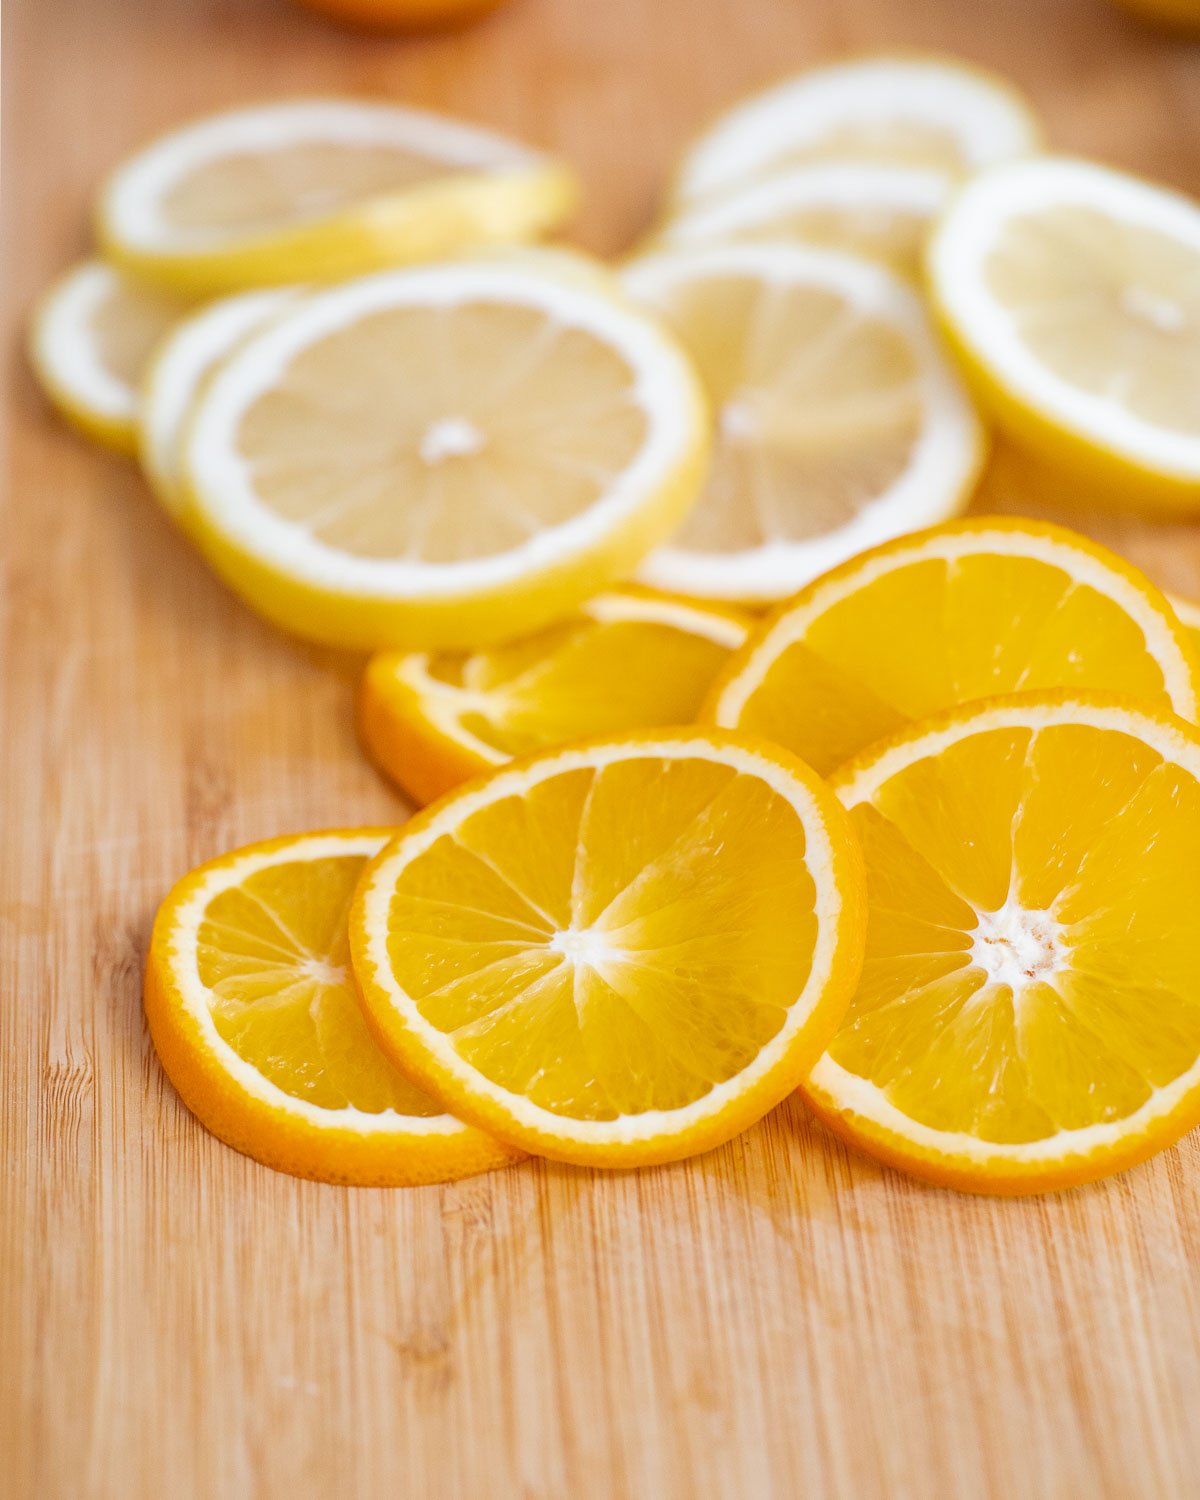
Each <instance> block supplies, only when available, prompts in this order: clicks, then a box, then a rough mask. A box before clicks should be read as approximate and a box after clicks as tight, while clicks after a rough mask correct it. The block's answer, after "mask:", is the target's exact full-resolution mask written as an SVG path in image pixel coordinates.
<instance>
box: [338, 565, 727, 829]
mask: <svg viewBox="0 0 1200 1500" xmlns="http://www.w3.org/2000/svg"><path fill="white" fill-rule="evenodd" d="M748 632H749V622H748V620H747V618H746V617H744V616H742V615H739V614H737V613H736V612H735V611H733V610H723V609H722V610H718V609H713V608H711V607H705V606H703V605H697V604H692V603H691V602H689V601H687V600H683V599H674V598H672V597H670V596H669V595H665V594H656V593H654V592H652V591H651V590H649V589H635V588H625V589H614V590H612V591H611V592H609V593H606V594H598V595H597V596H596V597H595V598H594V599H590V600H588V601H587V602H586V603H585V604H582V605H581V606H580V607H579V609H578V610H577V611H576V613H575V614H573V615H570V616H568V617H567V618H566V619H565V620H562V621H560V622H559V623H558V624H557V625H553V626H551V627H550V628H549V629H547V630H544V631H540V632H539V633H538V634H536V635H533V636H529V637H527V638H526V639H524V640H519V641H514V642H513V643H512V644H511V645H508V646H499V647H496V648H495V649H493V650H491V651H470V652H448V651H443V652H436V653H432V654H431V653H428V652H378V653H376V655H375V656H373V657H372V658H371V661H370V663H369V664H368V667H367V671H366V674H365V676H364V677H363V684H362V691H361V693H360V696H359V725H360V729H361V733H362V738H363V742H364V744H365V745H366V748H367V751H368V753H369V754H370V756H371V758H372V760H374V762H375V763H376V765H378V766H379V767H380V769H381V770H383V771H384V772H385V774H386V775H388V776H390V777H391V778H392V780H393V781H395V782H396V783H397V784H398V785H399V786H400V787H401V788H403V790H404V791H406V792H407V793H408V794H409V795H410V796H412V797H413V798H415V799H416V801H417V802H418V803H426V802H432V801H433V800H434V798H435V797H440V796H441V795H442V794H443V793H444V792H447V791H449V790H450V788H451V787H454V786H457V785H458V783H459V782H461V781H466V780H468V779H469V778H470V777H472V776H478V775H481V774H483V773H484V772H485V771H488V770H490V769H491V768H493V767H494V766H500V765H503V764H504V763H505V762H506V761H508V760H511V759H512V758H513V757H514V756H520V755H530V754H533V753H534V752H535V751H538V750H546V749H550V748H552V747H553V746H555V745H561V744H563V743H564V742H565V741H567V740H576V739H584V738H588V737H592V736H596V735H601V734H613V733H618V732H620V731H622V730H629V729H649V728H654V727H657V726H665V725H669V724H690V723H691V722H692V720H693V719H694V718H695V717H696V714H697V712H698V711H699V708H700V705H701V703H702V702H703V701H704V699H705V696H706V694H707V692H708V689H709V688H710V687H711V685H712V682H713V679H714V678H715V677H716V675H717V673H718V671H719V670H720V669H721V667H722V666H724V665H725V663H726V662H727V661H728V660H729V656H730V653H731V652H732V651H734V650H735V649H736V648H737V647H738V646H740V645H742V643H743V642H744V641H745V639H746V636H747V634H748Z"/></svg>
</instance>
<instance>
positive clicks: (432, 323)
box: [184, 259, 708, 648]
mask: <svg viewBox="0 0 1200 1500" xmlns="http://www.w3.org/2000/svg"><path fill="white" fill-rule="evenodd" d="M707 447H708V431H707V413H706V409H705V403H704V397H703V392H702V390H701V388H700V385H699V383H698V381H697V379H696V376H695V373H694V372H693V370H692V368H691V366H690V364H689V362H688V360H687V359H686V357H685V356H684V355H683V353H682V352H681V351H680V350H679V348H678V347H677V346H676V345H675V344H674V343H672V342H671V340H670V339H669V337H668V336H667V335H666V334H665V333H664V332H662V331H661V330H660V329H659V328H658V327H657V326H656V325H655V324H654V323H653V322H651V320H649V319H648V318H645V317H643V316H641V315H640V314H639V313H638V312H636V311H635V310H633V309H632V308H627V307H626V306H624V305H623V303H621V302H620V301H619V300H618V299H617V298H616V297H614V296H609V295H607V294H606V293H604V292H602V291H600V290H598V289H597V287H594V286H592V285H591V284H590V283H589V282H587V281H586V280H585V279H584V278H583V277H582V276H581V277H578V278H575V277H570V276H566V275H557V274H556V275H550V274H543V273H542V272H541V271H540V270H539V269H537V267H536V265H529V264H523V263H522V262H521V261H520V260H519V259H517V260H508V261H504V260H497V261H488V260H480V261H475V262H469V261H462V262H456V263H454V264H447V265H444V266H438V267H429V268H423V269H418V270H407V271H398V272H392V273H388V274H385V275H379V276H375V277H368V278H364V279H362V280H360V281H357V282H351V283H347V284H346V285H343V286H340V287H336V288H333V289H330V290H328V291H325V292H322V293H319V294H316V295H313V296H311V297H309V298H307V299H305V300H304V301H302V302H301V303H300V304H299V305H298V306H297V307H296V308H294V309H293V310H292V311H290V312H287V313H285V314H284V315H283V316H282V317H281V318H280V319H278V320H277V321H276V322H275V323H273V324H272V326H271V327H270V328H268V329H266V330H264V331H263V332H262V333H260V334H257V335H255V336H254V337H252V338H251V339H250V340H248V341H247V342H246V343H244V344H243V345H242V346H241V347H240V349H238V350H237V352H236V353H234V354H233V355H232V356H231V357H230V358H229V359H228V360H227V361H226V362H225V364H224V365H223V366H222V367H221V369H220V370H219V371H217V373H216V374H215V375H214V376H213V378H212V380H211V381H210V382H209V384H208V387H207V389H206V391H205V392H204V393H203V395H202V396H201V397H200V399H199V401H198V403H197V405H196V408H195V410H194V413H193V417H192V421H191V425H190V428H189V432H188V436H187V437H186V439H185V453H184V468H185V471H186V476H187V480H186V482H187V485H188V489H189V494H190V497H191V505H190V509H189V513H188V515H187V516H186V517H185V520H186V522H187V524H188V525H189V527H191V528H192V529H193V530H194V531H195V532H196V533H197V535H198V538H199V540H200V543H201V545H202V546H203V547H204V548H205V550H206V551H207V552H208V554H209V556H210V557H211V559H212V561H213V563H214V565H215V566H216V567H217V569H218V570H219V571H220V572H221V573H222V574H224V576H225V577H226V578H227V579H228V580H229V581H230V582H231V583H232V585H233V586H234V587H235V588H236V589H238V590H239V592H241V593H242V594H243V595H244V596H245V597H246V599H247V600H248V601H249V602H250V603H251V604H252V605H253V606H254V607H255V608H256V609H258V610H260V611H261V612H262V613H263V614H265V615H266V616H267V617H268V618H270V619H273V620H275V621H277V622H278V623H280V624H282V625H284V626H285V627H286V628H288V629H291V630H294V631H296V632H297V633H299V634H301V635H306V636H309V637H311V638H313V639H316V640H320V641H325V642H329V643H331V644H336V645H346V646H356V647H367V648H370V647H375V646H384V645H407V646H415V647H420V646H424V647H429V646H446V647H483V646H487V645H490V644H493V643H495V642H496V641H499V640H505V639H511V638H513V637H515V636H518V635H521V634H525V633H528V632H530V631H533V630H536V629H538V628H539V627H540V626H542V625H544V624H546V623H547V622H548V621H549V620H552V619H554V618H556V617H558V616H561V615H563V614H566V613H567V612H569V611H570V610H571V609H572V608H573V607H574V606H575V605H576V604H577V603H579V602H580V600H582V599H584V598H586V597H588V596H589V595H590V594H592V593H594V592H596V591H597V589H599V588H602V587H604V586H605V585H606V584H608V583H610V582H611V581H613V580H614V579H616V578H619V577H622V576H625V575H627V574H628V573H629V572H630V571H631V570H632V569H633V568H634V567H635V566H636V564H637V563H638V561H639V560H640V559H641V557H642V556H643V555H644V554H645V553H646V551H648V550H649V548H650V547H651V546H652V545H653V544H654V543H656V542H658V541H660V540H661V539H662V538H663V537H664V536H665V535H666V534H667V533H668V532H669V531H670V529H671V528H672V527H673V526H674V525H675V524H676V523H677V522H678V520H679V519H680V518H681V517H682V515H683V514H684V513H685V512H686V510H687V508H688V507H689V506H690V505H691V503H692V501H693V500H694V498H695V495H696V493H697V491H698V489H699V486H700V484H701V482H702V478H703V474H704V468H705V463H706V459H707Z"/></svg>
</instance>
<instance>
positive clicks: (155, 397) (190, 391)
mask: <svg viewBox="0 0 1200 1500" xmlns="http://www.w3.org/2000/svg"><path fill="white" fill-rule="evenodd" d="M296 295H297V293H296V291H295V290H294V289H293V288H290V287H269V288H267V289H265V290H263V291H255V292H243V293H242V294H241V295H240V296H238V297H222V298H220V299H219V300H217V301H216V302H210V303H209V304H208V305H207V306H206V307H202V308H201V309H200V310H199V311H198V312H194V313H192V314H191V315H190V316H189V317H186V318H184V319H182V321H180V322H179V323H177V324H176V325H175V326H174V327H173V328H172V329H171V331H170V332H169V333H168V334H167V335H166V336H165V337H164V338H163V339H162V340H161V342H160V343H159V344H158V346H157V347H156V349H155V352H154V356H153V358H152V359H151V360H150V362H149V365H148V367H147V369H146V373H145V376H144V377H143V380H142V393H141V403H140V410H139V420H138V454H139V457H140V458H141V462H142V468H143V469H144V470H145V472H146V477H147V479H148V480H149V481H150V487H151V489H152V490H153V491H154V494H155V495H156V496H157V498H158V499H159V500H160V501H161V502H162V504H163V506H164V508H165V509H166V510H167V512H168V514H170V515H171V516H172V517H173V518H175V519H179V517H180V516H181V515H182V514H183V511H184V509H185V505H184V494H183V488H182V476H181V474H180V469H179V447H180V442H181V439H182V434H183V432H184V429H185V427H186V424H187V418H188V415H189V413H190V411H191V408H192V404H193V402H194V401H195V399H196V394H197V392H198V391H199V390H200V389H201V387H202V386H203V385H204V382H205V381H206V380H207V378H208V377H209V376H210V375H211V374H212V372H213V370H214V369H215V368H216V367H217V365H219V364H220V362H221V361H222V360H223V359H224V358H226V356H227V355H229V354H230V353H231V352H232V351H233V350H234V349H236V348H237V346H238V344H240V343H241V341H242V340H243V339H245V338H247V337H248V336H249V335H250V334H251V333H254V332H255V331H256V330H257V329H259V328H262V327H263V326H264V325H265V324H267V323H268V322H269V321H270V320H271V319H272V318H273V317H275V316H277V315H278V314H279V313H280V312H282V311H283V309H284V308H285V307H287V305H288V303H289V302H291V301H292V300H293V298H294V297H295V296H296Z"/></svg>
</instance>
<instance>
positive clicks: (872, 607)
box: [705, 517, 1200, 772]
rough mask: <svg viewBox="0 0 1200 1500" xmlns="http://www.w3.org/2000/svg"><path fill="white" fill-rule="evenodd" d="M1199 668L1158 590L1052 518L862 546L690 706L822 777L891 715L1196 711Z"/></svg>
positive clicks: (975, 524) (889, 729) (883, 731)
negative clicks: (1016, 697) (1126, 699)
mask: <svg viewBox="0 0 1200 1500" xmlns="http://www.w3.org/2000/svg"><path fill="white" fill-rule="evenodd" d="M1198 672H1200V668H1198V667H1197V663H1196V658H1195V657H1194V655H1193V653H1192V647H1191V645H1190V643H1189V641H1188V638H1187V635H1186V632H1185V631H1184V630H1183V628H1182V627H1181V626H1180V624H1179V621H1178V620H1177V619H1176V617H1175V615H1174V613H1173V612H1172V610H1171V607H1170V605H1169V604H1168V603H1167V602H1166V600H1165V599H1164V598H1163V596H1162V595H1161V594H1160V593H1159V592H1158V590H1157V589H1156V588H1155V587H1154V586H1153V584H1151V583H1150V581H1149V580H1148V579H1147V578H1145V577H1144V576H1143V575H1142V574H1141V573H1139V572H1138V571H1137V569H1136V568H1133V567H1131V566H1130V565H1129V564H1128V563H1126V562H1124V561H1122V560H1121V558H1119V557H1117V556H1115V554H1113V553H1111V552H1109V551H1107V550H1106V549H1105V548H1103V547H1100V546H1097V545H1096V544H1095V543H1094V542H1090V541H1088V540H1087V539H1086V538H1085V537H1081V536H1077V535H1076V534H1075V533H1074V532H1071V531H1068V530H1066V529H1065V528H1064V527H1061V526H1051V525H1049V524H1047V523H1045V522H1041V521H1021V520H1008V519H1003V518H986V517H985V518H981V519H978V520H967V521H958V522H953V523H951V524H949V525H945V526H937V527H933V528H932V529H930V530H929V531H923V532H919V533H917V534H916V535H914V536H910V537H902V538H901V539H900V540H898V541H895V542H891V543H889V544H888V545H886V546H883V547H877V548H875V549H874V550H872V551H870V552H864V553H863V554H862V556H861V557H856V558H854V559H853V560H852V561H850V562H848V563H845V564H844V565H843V566H842V567H840V568H835V569H834V570H833V571H832V572H831V573H827V574H826V575H825V577H824V578H818V579H817V581H816V582H815V583H813V584H810V585H809V587H808V588H806V589H804V590H802V591H801V592H800V593H799V594H797V595H796V597H795V599H793V600H792V601H791V603H790V604H787V605H785V606H784V607H783V608H782V609H781V610H780V611H779V612H778V613H777V614H776V615H775V616H774V617H773V618H772V619H771V620H770V621H769V622H768V623H767V625H766V626H765V627H764V628H763V630H762V631H761V633H760V634H758V635H757V636H756V637H753V638H752V639H751V640H750V641H749V642H748V643H747V645H746V646H745V647H744V648H743V649H742V651H740V652H739V653H738V654H737V656H735V657H734V658H733V659H732V660H731V662H730V664H729V667H728V668H727V670H726V673H725V674H724V676H723V677H722V678H721V679H720V680H718V682H717V684H716V686H715V687H714V689H713V694H712V697H711V698H710V700H709V703H708V705H707V708H706V710H705V712H706V715H707V716H709V717H710V718H711V719H712V720H713V721H714V722H715V723H718V724H724V725H727V726H729V727H730V728H735V727H736V728H741V729H746V730H750V731H752V732H754V733H757V734H764V735H766V736H768V737H769V738H771V739H774V740H777V741H778V742H779V743H780V744H782V745H786V746H787V747H788V749H790V750H792V751H794V752H795V754H797V755H799V756H801V757H802V758H803V759H804V760H806V761H808V763H809V764H810V765H812V766H815V767H816V769H817V770H818V771H822V772H828V771H831V770H832V769H833V768H834V767H835V766H838V765H840V764H841V763H842V762H843V761H844V760H846V759H847V758H848V757H849V756H851V755H854V754H856V753H857V752H858V751H859V750H861V749H862V748H863V747H864V746H865V745H868V744H870V743H871V742H872V741H873V740H877V739H880V738H881V737H882V736H884V735H888V734H891V733H893V732H894V731H896V730H898V729H900V728H901V727H902V726H903V725H905V724H906V723H909V722H911V721H913V720H918V719H923V718H926V717H928V716H929V715H930V714H933V713H938V712H939V711H941V710H943V709H946V708H950V707H952V706H953V705H954V704H957V703H966V702H970V701H971V700H972V699H977V698H986V697H990V696H992V695H994V694H997V693H1014V692H1021V691H1025V690H1033V689H1037V688H1059V687H1061V688H1084V689H1102V690H1107V691H1110V692H1120V693H1130V694H1134V695H1136V696H1138V697H1140V698H1144V699H1145V700H1146V701H1147V702H1148V703H1151V704H1153V705H1155V706H1156V707H1158V708H1161V709H1164V710H1170V711H1172V712H1174V713H1177V714H1179V715H1181V716H1182V717H1183V718H1186V719H1194V718H1195V717H1196V710H1197V702H1198V701H1200V676H1198Z"/></svg>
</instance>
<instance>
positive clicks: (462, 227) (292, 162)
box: [97, 99, 578, 293]
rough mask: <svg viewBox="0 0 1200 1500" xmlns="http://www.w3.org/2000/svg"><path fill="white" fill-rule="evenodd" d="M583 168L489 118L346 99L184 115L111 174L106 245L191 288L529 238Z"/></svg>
mask: <svg viewBox="0 0 1200 1500" xmlns="http://www.w3.org/2000/svg"><path fill="white" fill-rule="evenodd" d="M577 197H578V189H577V185H576V180H575V177H574V174H573V173H572V172H571V171H570V170H569V169H568V168H567V167H565V166H563V165H561V164H559V163H557V162H555V161H552V160H551V159H550V158H549V157H546V156H543V155H542V154H541V153H539V152H536V151H530V150H528V149H527V148H526V147H524V146H520V145H517V144H516V143H515V142H512V141H508V140H505V139H504V138H503V137H502V136H499V135H495V134H493V133H492V132H491V131H488V130H480V129H478V128H476V127H474V126H470V125H465V124H461V123H459V122H458V121H455V120H449V119H444V118H442V117H441V116H439V115H434V114H427V113H424V112H423V111H420V110H413V109H402V108H399V107H398V106H396V105H391V104H375V103H366V102H364V101H361V100H350V99H307V100H292V101H287V102H283V103H276V104H266V105H258V106H255V107H254V108H251V109H239V110H233V111H230V112H228V113H226V114H219V115H214V116H211V117H209V118H207V119H203V120H199V121H196V122H195V123H193V124H190V125H185V126H184V127H182V128H181V129H179V130H175V131H172V132H171V133H170V134H169V135H165V136H162V137H161V138H160V139H158V140H157V141H155V142H153V144H151V145H149V146H147V147H146V148H145V149H144V150H142V151H140V152H139V153H138V154H137V155H135V156H133V157H131V158H130V159H129V160H128V161H126V162H125V163H124V164H123V165H122V166H120V167H118V168H117V170H116V172H114V173H113V175H112V177H111V178H110V179H109V181H108V183H107V184H106V185H105V187H104V190H103V192H102V193H101V196H100V201H99V206H98V210H97V233H98V235H99V239H100V243H101V245H102V246H103V247H104V249H105V252H106V253H107V254H108V255H109V256H110V257H111V258H112V259H114V260H116V261H119V262H120V263H121V264H123V265H125V266H126V267H128V268H129V269H130V270H132V271H136V272H137V273H138V274H139V275H141V276H144V277H146V278H148V279H152V280H155V281H159V282H163V283H166V284H168V285H171V286H176V287H182V288H184V289H185V290H188V291H193V292H210V293H211V292H231V291H239V290H243V289H245V288H247V287H251V286H261V285H264V284H272V285H273V284H278V283H281V282H296V281H309V280H327V279H331V278H334V277H343V276H352V275H356V274H358V273H360V272H363V271H370V270H375V269H377V268H379V267H382V266H392V265H398V264H405V263H409V262H413V261H425V260H437V259H439V258H441V257H443V256H446V255H451V254H454V253H457V252H459V251H463V250H470V249H474V248H478V247H481V246H485V245H495V244H508V243H512V242H516V241H520V240H526V239H532V238H535V237H536V236H538V235H539V234H543V233H545V232H547V231H549V230H551V229H553V228H555V227H556V226H557V225H558V224H560V223H561V222H562V221H563V220H564V219H565V218H566V217H567V215H568V214H569V213H570V212H571V210H572V209H573V208H574V206H575V203H576V200H577Z"/></svg>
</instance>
